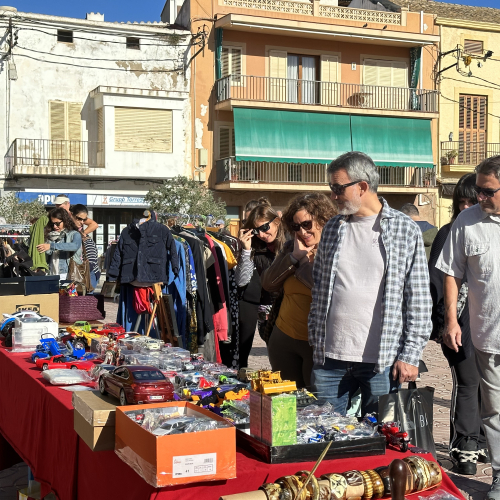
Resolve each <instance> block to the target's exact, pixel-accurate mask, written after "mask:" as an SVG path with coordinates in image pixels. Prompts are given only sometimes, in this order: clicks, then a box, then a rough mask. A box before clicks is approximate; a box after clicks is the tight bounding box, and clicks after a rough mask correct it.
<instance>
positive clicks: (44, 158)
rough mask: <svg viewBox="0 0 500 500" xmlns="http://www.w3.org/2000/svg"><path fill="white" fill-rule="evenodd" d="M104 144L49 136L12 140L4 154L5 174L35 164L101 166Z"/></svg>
mask: <svg viewBox="0 0 500 500" xmlns="http://www.w3.org/2000/svg"><path fill="white" fill-rule="evenodd" d="M103 153H104V143H102V142H89V141H62V140H52V139H15V140H14V141H13V143H12V144H11V146H10V148H9V150H8V151H7V154H6V155H5V168H6V173H7V175H11V174H13V173H15V172H16V170H23V171H25V170H26V168H25V167H28V169H33V171H34V172H35V171H36V170H38V167H42V168H43V167H56V168H58V169H59V170H61V169H63V170H64V169H70V168H75V167H76V168H88V167H91V168H98V167H104V161H103Z"/></svg>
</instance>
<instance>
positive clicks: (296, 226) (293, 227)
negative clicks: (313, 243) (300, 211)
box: [290, 220, 313, 233]
mask: <svg viewBox="0 0 500 500" xmlns="http://www.w3.org/2000/svg"><path fill="white" fill-rule="evenodd" d="M301 227H302V228H304V229H305V230H306V231H309V230H310V229H311V228H312V227H313V221H312V220H304V221H302V222H301V223H300V224H296V223H295V222H294V223H293V224H290V228H291V230H292V231H295V232H296V233H298V232H299V231H300V228H301Z"/></svg>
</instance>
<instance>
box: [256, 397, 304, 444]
mask: <svg viewBox="0 0 500 500" xmlns="http://www.w3.org/2000/svg"><path fill="white" fill-rule="evenodd" d="M259 396H260V398H259ZM259 399H260V405H259ZM259 432H260V433H259ZM250 434H251V435H252V436H255V437H256V438H257V439H260V440H261V441H262V442H263V443H266V444H268V445H271V446H287V445H293V444H297V398H296V397H295V395H293V394H276V395H272V396H271V395H268V394H261V393H258V392H254V391H251V392H250Z"/></svg>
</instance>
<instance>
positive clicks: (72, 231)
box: [36, 208, 83, 280]
mask: <svg viewBox="0 0 500 500" xmlns="http://www.w3.org/2000/svg"><path fill="white" fill-rule="evenodd" d="M45 241H46V243H42V244H41V245H38V246H37V247H36V249H37V250H38V251H39V252H40V253H43V252H45V254H46V255H47V264H48V265H49V273H48V274H49V275H51V276H55V275H57V274H58V275H59V276H60V279H61V280H65V279H66V275H67V274H68V268H69V263H70V261H71V259H73V260H74V261H75V263H76V264H81V263H82V262H83V258H82V237H81V236H80V233H79V231H78V228H77V227H76V224H75V223H74V222H73V219H72V218H71V215H70V214H69V213H68V212H67V211H66V210H64V208H55V209H54V210H52V211H51V212H50V213H49V222H48V224H47V225H46V226H45Z"/></svg>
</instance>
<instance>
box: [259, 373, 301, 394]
mask: <svg viewBox="0 0 500 500" xmlns="http://www.w3.org/2000/svg"><path fill="white" fill-rule="evenodd" d="M250 377H251V381H252V389H253V390H254V391H256V392H260V393H262V394H280V393H282V392H292V391H296V390H297V385H296V383H295V382H292V381H290V380H281V374H280V372H272V371H270V370H259V371H256V372H253V373H252V374H250Z"/></svg>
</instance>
